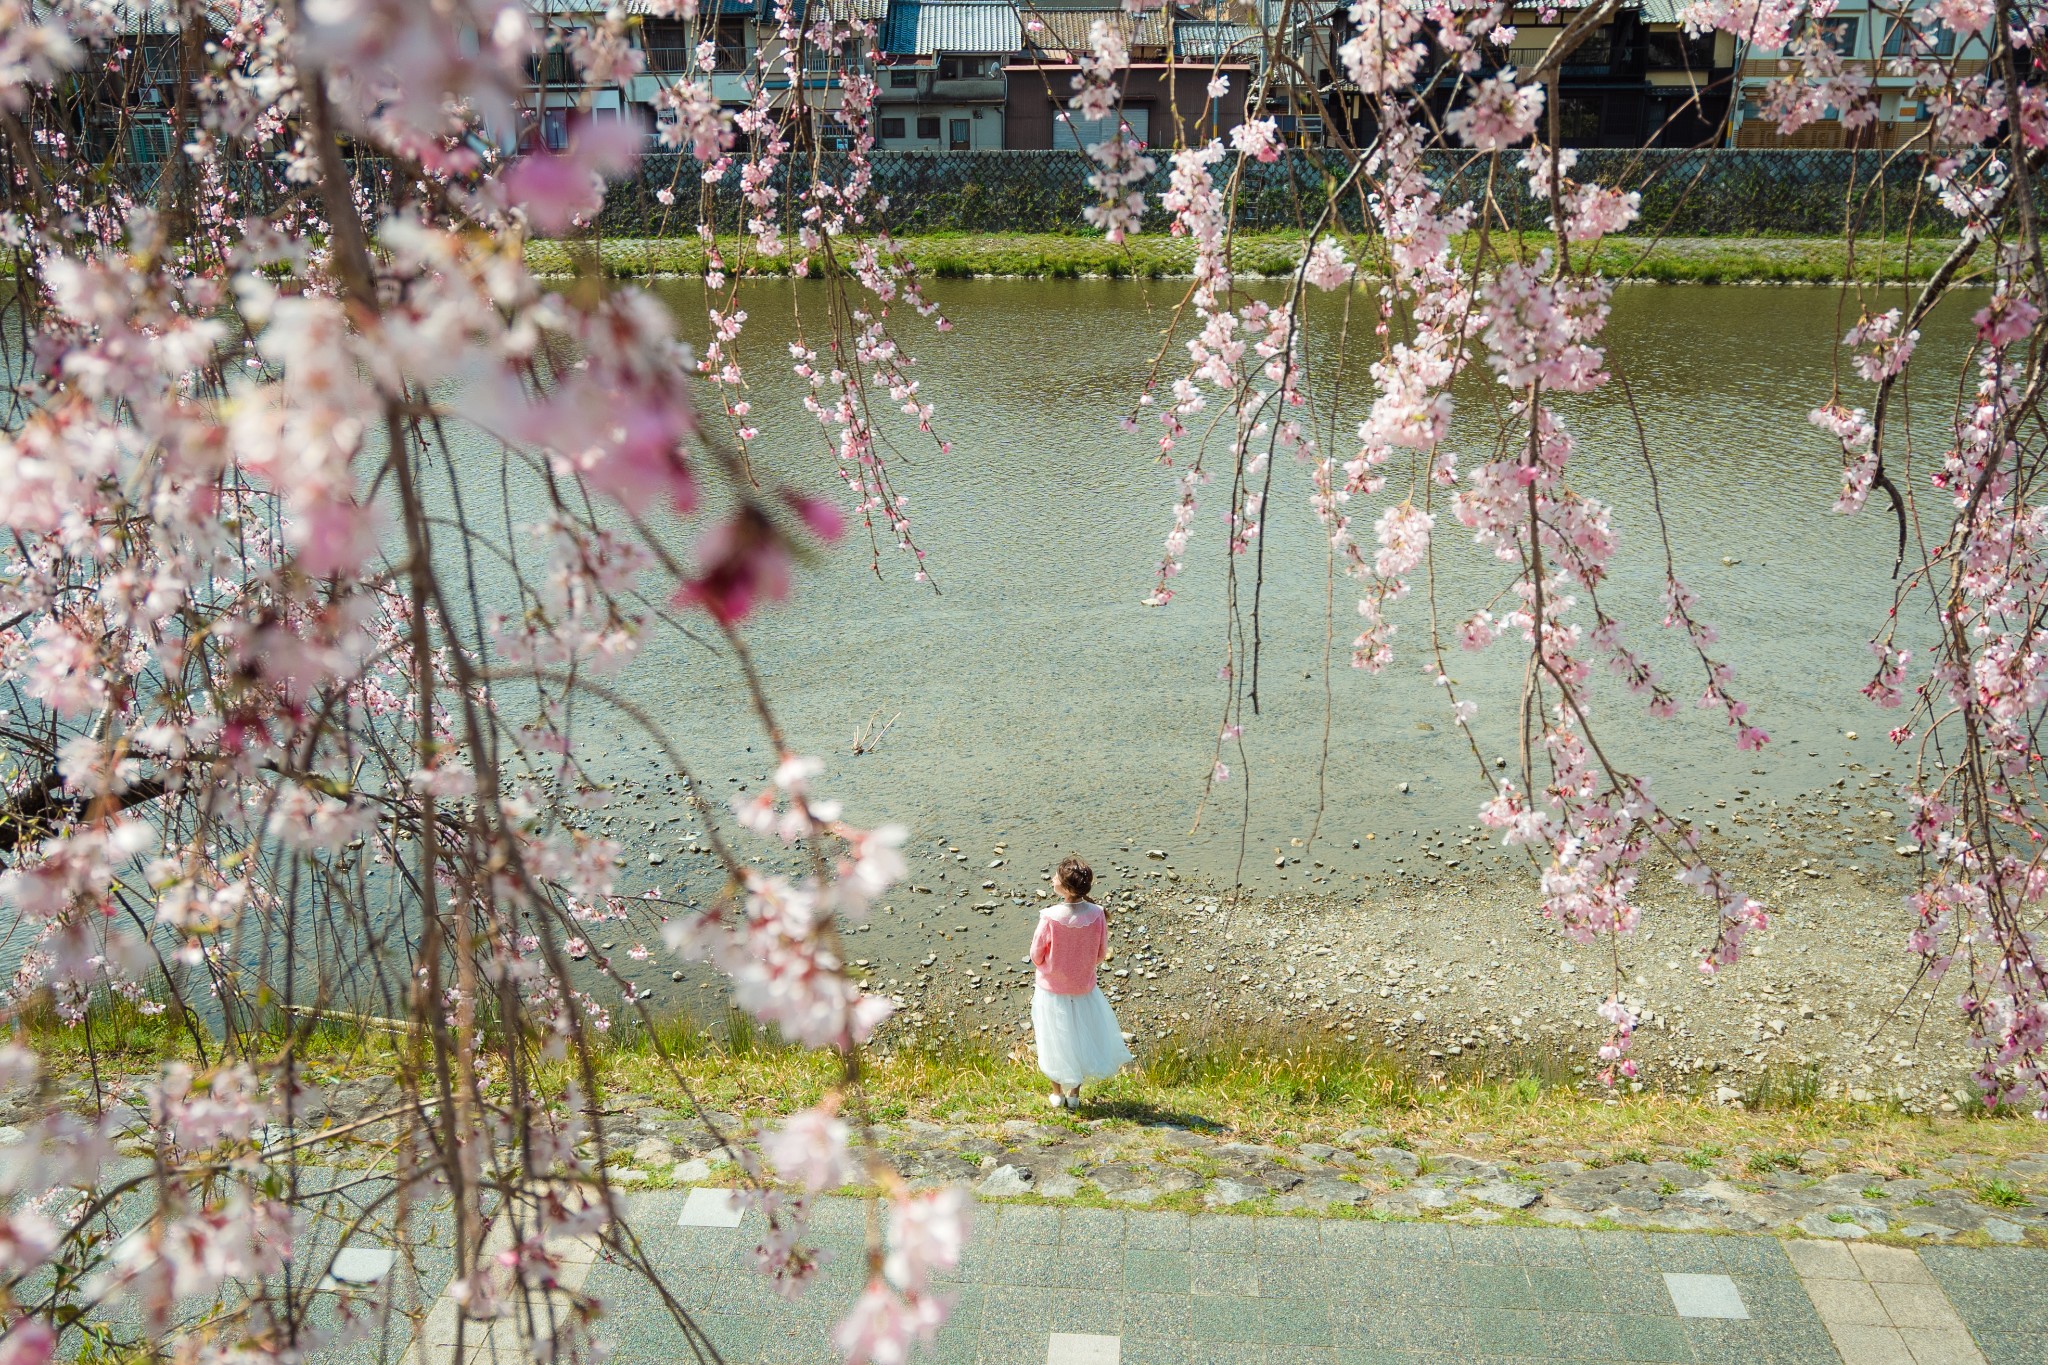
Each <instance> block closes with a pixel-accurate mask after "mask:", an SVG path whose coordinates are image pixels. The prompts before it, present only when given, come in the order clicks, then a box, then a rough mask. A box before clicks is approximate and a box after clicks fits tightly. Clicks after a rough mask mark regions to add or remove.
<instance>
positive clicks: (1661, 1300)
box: [1595, 1267, 1678, 1318]
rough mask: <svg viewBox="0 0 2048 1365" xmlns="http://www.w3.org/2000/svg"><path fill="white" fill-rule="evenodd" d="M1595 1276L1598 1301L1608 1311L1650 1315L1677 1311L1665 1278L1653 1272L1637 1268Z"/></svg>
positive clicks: (1671, 1315)
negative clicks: (1665, 1283) (1597, 1285)
mask: <svg viewBox="0 0 2048 1365" xmlns="http://www.w3.org/2000/svg"><path fill="white" fill-rule="evenodd" d="M1595 1279H1596V1281H1597V1282H1598V1284H1599V1285H1600V1298H1601V1301H1602V1302H1603V1303H1604V1304H1605V1306H1606V1310H1607V1311H1608V1312H1610V1313H1627V1314H1630V1315H1633V1316H1636V1317H1653V1318H1675V1317H1677V1316H1678V1310H1677V1309H1676V1308H1674V1307H1672V1304H1671V1291H1670V1290H1669V1289H1667V1288H1665V1287H1664V1277H1663V1276H1662V1275H1660V1274H1658V1273H1657V1272H1656V1271H1653V1270H1644V1269H1641V1268H1639V1267H1638V1268H1632V1269H1629V1270H1616V1271H1611V1272H1608V1273H1604V1274H1600V1275H1597V1276H1596V1277H1595Z"/></svg>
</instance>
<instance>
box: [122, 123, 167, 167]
mask: <svg viewBox="0 0 2048 1365" xmlns="http://www.w3.org/2000/svg"><path fill="white" fill-rule="evenodd" d="M128 154H129V155H130V156H132V157H134V158H135V159H136V160H137V161H163V160H166V159H167V158H168V157H169V156H170V154H171V126H170V125H169V124H167V123H131V124H129V125H128Z"/></svg>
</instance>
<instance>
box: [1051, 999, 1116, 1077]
mask: <svg viewBox="0 0 2048 1365" xmlns="http://www.w3.org/2000/svg"><path fill="white" fill-rule="evenodd" d="M1031 1027H1032V1028H1033V1029H1034V1030H1036V1032H1037V1034H1038V1069H1039V1070H1040V1071H1043V1072H1044V1073H1045V1074H1046V1075H1047V1076H1049V1077H1051V1078H1052V1079H1053V1080H1055V1081H1057V1082H1059V1083H1060V1084H1061V1085H1079V1084H1081V1082H1083V1081H1093V1080H1099V1079H1100V1078H1102V1077H1104V1076H1111V1075H1115V1074H1116V1069H1117V1068H1118V1067H1120V1066H1122V1065H1123V1064H1124V1063H1125V1062H1128V1061H1130V1060H1131V1050H1130V1049H1129V1048H1127V1047H1125V1046H1124V1034H1123V1030H1122V1029H1120V1028H1118V1027H1117V1022H1116V1015H1115V1013H1114V1012H1112V1011H1111V1010H1110V1008H1109V1001H1108V1000H1106V999H1104V998H1103V994H1102V987H1100V986H1097V987H1096V988H1095V989H1094V990H1092V991H1090V992H1088V994H1086V995H1054V994H1053V993H1052V992H1051V991H1049V990H1046V989H1045V988H1044V987H1040V988H1038V989H1037V990H1036V991H1035V992H1033V994H1032V996H1031Z"/></svg>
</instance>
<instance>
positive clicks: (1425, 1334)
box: [1390, 1306, 1478, 1358]
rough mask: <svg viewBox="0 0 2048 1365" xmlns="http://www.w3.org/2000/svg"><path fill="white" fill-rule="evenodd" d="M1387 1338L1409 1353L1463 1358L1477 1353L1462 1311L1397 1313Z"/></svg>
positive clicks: (1423, 1309)
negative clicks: (1399, 1314) (1396, 1342)
mask: <svg viewBox="0 0 2048 1365" xmlns="http://www.w3.org/2000/svg"><path fill="white" fill-rule="evenodd" d="M1390 1336H1392V1337H1393V1338H1394V1340H1396V1341H1398V1342H1399V1343H1400V1344H1401V1345H1402V1346H1403V1347H1405V1348H1406V1349H1408V1350H1410V1351H1421V1352H1426V1353H1432V1354H1436V1355H1447V1356H1455V1357H1460V1358H1462V1357H1466V1356H1470V1355H1472V1354H1474V1353H1475V1352H1476V1351H1477V1341H1478V1338H1477V1337H1476V1336H1475V1334H1474V1333H1473V1331H1472V1319H1471V1317H1470V1316H1469V1315H1468V1314H1467V1313H1466V1312H1465V1310H1463V1309H1462V1308H1455V1307H1447V1306H1443V1307H1421V1308H1416V1309H1413V1310H1411V1311H1409V1312H1406V1313H1403V1314H1401V1316H1400V1318H1399V1320H1398V1321H1396V1322H1395V1323H1393V1324H1392V1331H1391V1333H1390Z"/></svg>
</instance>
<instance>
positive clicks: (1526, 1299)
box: [1458, 1265, 1536, 1308]
mask: <svg viewBox="0 0 2048 1365" xmlns="http://www.w3.org/2000/svg"><path fill="white" fill-rule="evenodd" d="M1458 1277H1459V1279H1460V1280H1461V1281H1462V1282H1463V1284H1464V1286H1465V1303H1466V1305H1467V1306H1468V1307H1471V1308H1534V1307H1535V1306H1536V1291H1535V1290H1534V1289H1533V1288H1531V1287H1530V1284H1529V1273H1528V1272H1527V1271H1526V1270H1523V1269H1522V1267H1520V1266H1519V1265H1465V1266H1460V1267H1459V1269H1458Z"/></svg>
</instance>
